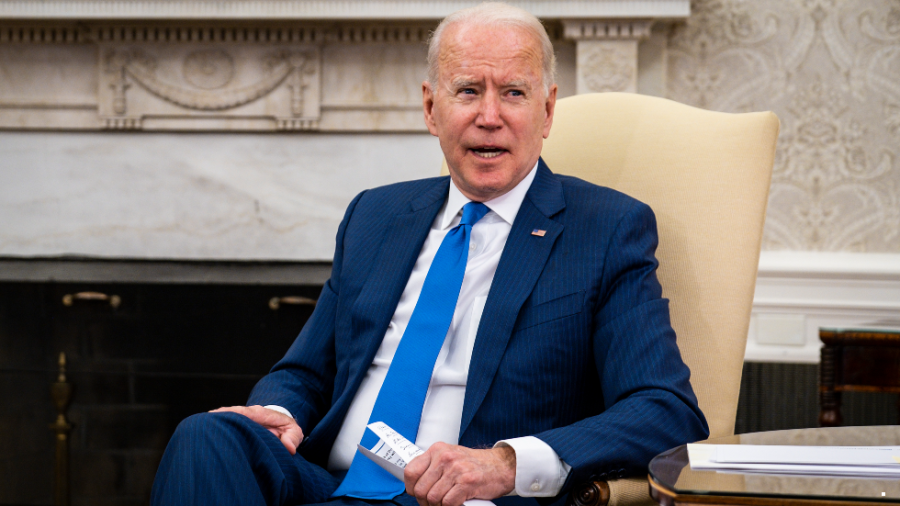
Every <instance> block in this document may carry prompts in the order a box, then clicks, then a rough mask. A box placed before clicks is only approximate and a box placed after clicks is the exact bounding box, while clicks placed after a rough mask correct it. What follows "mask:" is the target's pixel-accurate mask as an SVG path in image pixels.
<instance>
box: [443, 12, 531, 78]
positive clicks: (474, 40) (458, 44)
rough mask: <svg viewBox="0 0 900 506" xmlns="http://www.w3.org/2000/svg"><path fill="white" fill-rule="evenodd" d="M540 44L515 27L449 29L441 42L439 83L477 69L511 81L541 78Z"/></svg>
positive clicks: (459, 24)
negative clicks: (507, 76) (499, 73)
mask: <svg viewBox="0 0 900 506" xmlns="http://www.w3.org/2000/svg"><path fill="white" fill-rule="evenodd" d="M541 59H542V54H541V47H540V43H539V42H538V41H537V39H536V38H535V37H534V35H532V34H531V33H530V32H529V31H528V30H526V29H525V28H522V27H518V26H514V25H502V24H495V25H472V24H463V23H458V24H454V25H450V26H448V27H447V28H446V29H445V31H444V34H443V36H442V38H441V45H440V52H439V53H438V73H439V76H440V78H441V79H444V78H453V76H455V75H458V74H466V73H467V71H469V70H474V69H477V68H479V67H484V68H493V69H498V70H501V71H503V72H504V73H508V74H510V78H515V79H524V78H532V79H538V80H540V79H541V78H542V66H541V64H542V61H541Z"/></svg>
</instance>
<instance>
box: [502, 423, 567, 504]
mask: <svg viewBox="0 0 900 506" xmlns="http://www.w3.org/2000/svg"><path fill="white" fill-rule="evenodd" d="M498 446H508V447H510V448H512V449H513V451H515V452H516V489H515V491H514V492H515V493H514V494H513V493H511V494H510V495H518V496H520V497H553V496H556V495H559V491H560V490H562V486H563V483H565V482H566V478H568V476H569V472H570V471H571V470H572V466H570V465H569V464H566V463H565V462H563V460H562V459H561V458H559V455H557V454H556V452H555V451H554V450H553V448H550V445H548V444H547V443H545V442H543V441H541V440H540V439H538V438H536V437H534V436H526V437H517V438H513V439H504V440H503V441H498V442H497V444H495V445H494V447H495V448H496V447H498Z"/></svg>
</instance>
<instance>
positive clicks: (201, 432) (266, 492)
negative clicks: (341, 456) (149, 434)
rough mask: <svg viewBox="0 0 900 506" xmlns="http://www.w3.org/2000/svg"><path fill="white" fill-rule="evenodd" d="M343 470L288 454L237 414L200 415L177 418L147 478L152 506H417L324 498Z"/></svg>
mask: <svg viewBox="0 0 900 506" xmlns="http://www.w3.org/2000/svg"><path fill="white" fill-rule="evenodd" d="M344 474H346V471H341V472H339V473H334V474H332V473H329V472H328V471H327V470H325V469H324V468H322V467H321V466H318V465H316V464H313V463H311V462H308V461H307V460H306V459H304V458H303V457H302V456H300V454H299V453H298V454H295V455H291V454H290V453H289V452H288V451H287V449H286V448H285V447H284V445H282V443H281V441H280V440H279V439H278V438H277V437H275V435H274V434H272V433H271V432H269V431H268V430H267V429H265V428H263V427H262V426H261V425H259V424H257V423H256V422H254V421H252V420H250V419H249V418H247V417H245V416H243V415H239V414H237V413H228V412H225V413H200V414H196V415H193V416H190V417H188V418H186V419H185V420H184V421H182V422H181V423H180V424H179V425H178V428H177V429H176V430H175V434H173V435H172V439H171V440H170V441H169V445H168V446H167V447H166V451H165V453H164V454H163V458H162V461H161V462H160V464H159V469H158V470H157V473H156V479H155V481H154V482H153V490H152V492H151V499H150V502H151V504H153V505H158V506H177V505H185V506H187V505H195V506H196V505H210V506H229V505H235V506H238V505H240V506H264V505H266V506H272V505H279V506H281V505H292V504H323V505H328V506H369V505H380V504H383V505H384V506H417V503H416V500H415V499H414V498H413V497H411V496H409V495H407V494H403V495H401V496H398V497H396V498H394V500H393V501H362V500H359V499H354V498H346V497H345V498H338V499H333V500H329V496H330V495H331V493H332V492H334V490H335V489H336V488H337V486H338V485H339V484H340V482H341V480H342V479H343V475H344Z"/></svg>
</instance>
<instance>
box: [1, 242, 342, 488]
mask: <svg viewBox="0 0 900 506" xmlns="http://www.w3.org/2000/svg"><path fill="white" fill-rule="evenodd" d="M0 268H2V270H3V273H4V280H3V281H2V282H0V395H2V397H3V399H4V401H3V403H2V408H0V428H2V429H0V433H2V434H3V437H2V439H0V444H2V447H3V452H2V455H3V458H2V460H0V475H2V476H3V480H2V481H3V482H4V486H3V487H0V504H23V505H24V504H28V505H49V504H53V503H54V495H53V487H54V481H55V479H56V478H55V476H54V472H53V470H54V445H55V443H54V435H53V431H51V430H50V428H49V427H48V425H49V424H50V422H52V421H53V420H54V419H55V417H56V410H55V408H54V406H53V403H52V401H51V398H50V385H51V383H53V382H54V381H55V380H56V378H57V356H58V354H59V353H60V352H65V354H66V357H67V374H66V376H67V380H68V382H69V383H70V384H72V385H73V386H74V397H73V400H72V403H71V405H70V407H69V409H68V418H69V420H70V421H71V422H72V423H73V424H74V428H73V430H72V432H71V434H70V444H69V450H70V451H69V463H70V478H71V479H70V483H71V485H70V494H69V495H70V497H71V504H73V505H87V504H91V505H106V504H109V505H113V504H115V505H132V504H133V505H140V504H147V503H148V502H149V497H150V487H151V485H152V483H153V477H154V474H155V472H156V468H157V466H158V464H159V459H160V457H161V456H162V452H163V450H164V449H165V445H166V443H167V442H168V439H169V437H170V436H171V434H172V432H173V430H174V429H175V426H176V425H177V424H178V422H179V421H180V420H181V419H183V418H184V417H186V416H188V415H190V414H192V413H196V412H199V411H204V410H209V409H213V408H216V407H219V406H223V405H234V404H243V403H244V402H246V399H247V396H248V394H249V393H250V390H251V388H252V387H253V385H254V384H255V382H256V381H257V380H258V379H259V378H260V377H261V376H262V375H263V374H265V373H266V371H267V370H268V369H269V368H270V367H271V366H272V365H273V364H274V363H275V362H276V361H277V360H278V359H279V358H280V357H281V356H282V355H283V353H284V352H285V351H287V348H288V346H289V345H290V343H291V342H292V341H293V339H294V337H296V335H297V333H298V332H299V330H300V328H301V327H302V326H303V324H304V322H305V321H306V319H307V318H308V317H309V315H310V314H311V312H312V310H313V307H314V301H315V299H316V298H317V297H318V294H319V292H320V291H321V288H322V284H323V283H324V279H325V278H327V275H328V271H329V270H330V267H329V266H328V265H327V264H321V263H319V264H313V263H306V264H301V263H297V264H292V263H285V262H282V263H250V262H136V261H131V262H126V261H85V260H77V261H76V260H59V259H31V260H29V261H24V260H15V261H12V260H6V261H0ZM54 272H55V273H56V276H55V277H54V276H53V273H54ZM66 272H68V273H69V274H68V275H66V274H65V273H66ZM112 275H115V279H111V276H112ZM78 278H81V279H78ZM148 279H149V280H148ZM160 280H163V281H160ZM201 280H203V281H205V282H201ZM210 280H212V281H213V282H209V281H210Z"/></svg>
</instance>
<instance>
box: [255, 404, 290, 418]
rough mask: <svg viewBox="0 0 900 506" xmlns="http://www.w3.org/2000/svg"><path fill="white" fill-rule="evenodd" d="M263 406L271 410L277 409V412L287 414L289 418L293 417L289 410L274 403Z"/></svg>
mask: <svg viewBox="0 0 900 506" xmlns="http://www.w3.org/2000/svg"><path fill="white" fill-rule="evenodd" d="M263 407H264V408H266V409H271V410H272V411H277V412H279V413H281V414H282V415H287V416H289V417H291V418H294V415H292V414H291V412H290V411H288V410H286V409H284V408H282V407H281V406H276V405H275V404H269V405H268V406H263Z"/></svg>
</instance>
